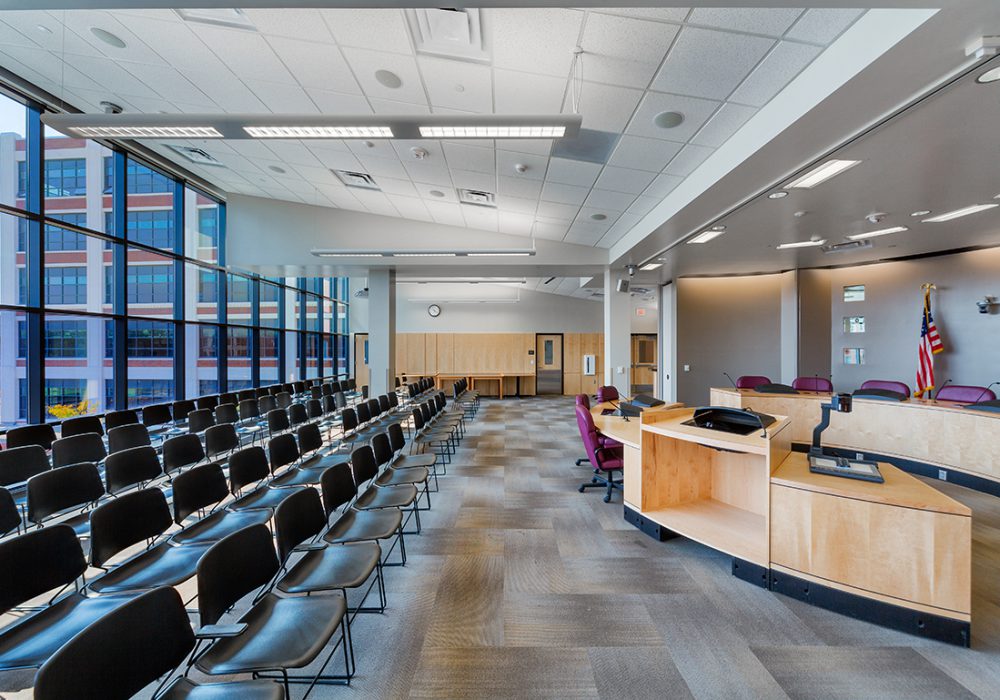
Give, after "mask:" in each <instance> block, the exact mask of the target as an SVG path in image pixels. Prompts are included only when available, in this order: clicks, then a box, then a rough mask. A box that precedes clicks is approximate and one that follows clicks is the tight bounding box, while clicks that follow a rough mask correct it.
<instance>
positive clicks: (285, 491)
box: [227, 438, 299, 511]
mask: <svg viewBox="0 0 1000 700" xmlns="http://www.w3.org/2000/svg"><path fill="white" fill-rule="evenodd" d="M293 439H294V438H293ZM270 475H271V467H270V465H269V464H268V463H267V455H266V454H265V453H264V448H263V447H260V446H259V445H254V446H253V447H246V448H244V449H242V450H240V451H239V452H236V453H234V454H233V456H232V457H230V458H229V479H230V490H231V491H232V493H233V495H236V494H238V493H239V492H240V490H241V489H242V488H243V487H244V486H246V485H248V484H252V483H261V482H263V481H264V480H265V479H267V477H269V476H270ZM298 488H299V487H294V486H293V487H289V488H272V487H271V486H269V485H268V484H266V483H264V484H262V485H261V486H260V487H259V488H256V489H254V490H252V491H250V492H249V493H246V494H244V495H241V496H240V497H239V498H237V499H236V500H235V501H233V502H232V503H230V504H229V505H228V506H227V509H228V510H231V511H242V510H269V511H273V510H274V509H275V508H277V507H278V506H279V505H280V504H281V502H282V501H284V500H285V499H286V498H288V497H289V496H291V495H292V494H293V493H294V492H295V491H296V490H297V489H298Z"/></svg>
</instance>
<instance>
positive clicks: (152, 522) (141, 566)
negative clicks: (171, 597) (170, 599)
mask: <svg viewBox="0 0 1000 700" xmlns="http://www.w3.org/2000/svg"><path fill="white" fill-rule="evenodd" d="M171 524H172V522H171V519H170V508H169V507H168V506H167V499H166V497H165V496H164V495H163V491H161V490H160V489H157V488H152V489H143V490H141V491H135V492H133V493H128V494H125V495H124V496H121V497H119V498H115V499H112V500H110V501H108V502H107V503H104V504H102V505H100V506H98V507H97V508H96V509H94V512H93V513H92V514H91V516H90V565H91V566H95V567H97V568H99V569H103V570H105V571H106V572H107V573H105V574H104V575H102V576H100V577H98V578H96V579H94V580H92V581H91V582H90V583H89V584H87V587H88V588H89V589H90V590H92V591H94V592H95V593H99V594H104V593H124V592H126V591H139V590H145V589H150V588H156V587H157V586H177V585H179V584H181V583H184V582H185V581H187V580H188V579H189V578H191V577H192V576H194V574H195V571H196V569H197V566H198V560H199V559H200V558H201V555H203V554H204V553H205V552H206V551H207V550H208V548H209V547H210V546H211V543H210V542H203V543H199V544H185V545H174V544H172V543H171V542H170V541H169V540H163V541H162V542H160V543H159V544H155V546H152V547H149V548H147V549H146V550H144V551H142V552H140V553H139V554H136V555H134V556H132V557H129V558H127V559H125V561H123V562H121V563H119V564H118V565H116V566H114V567H109V566H108V562H109V561H110V560H111V559H112V558H113V557H115V556H116V555H117V554H119V553H120V552H122V551H124V550H126V549H128V548H129V547H131V546H132V545H134V544H138V543H139V542H142V541H144V540H152V541H154V542H155V540H156V539H157V538H159V536H160V535H162V534H163V533H164V532H165V531H166V530H167V529H168V528H169V527H170V525H171Z"/></svg>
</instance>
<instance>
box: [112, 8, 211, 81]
mask: <svg viewBox="0 0 1000 700" xmlns="http://www.w3.org/2000/svg"><path fill="white" fill-rule="evenodd" d="M175 17H176V15H175ZM121 20H122V22H124V23H125V24H126V25H127V26H128V28H129V30H131V31H132V33H133V34H135V35H136V36H138V37H139V38H140V39H142V41H144V42H145V43H146V44H147V45H149V46H152V47H154V48H155V49H156V53H157V54H159V55H160V56H161V57H162V58H163V60H164V61H165V62H166V63H167V64H168V65H171V66H173V67H174V68H176V69H177V70H179V71H185V70H187V69H191V70H199V69H205V68H206V67H210V66H211V64H214V63H219V58H218V57H217V56H216V55H215V54H214V53H212V50H211V49H210V48H209V47H208V46H207V45H206V44H205V42H203V41H202V40H201V39H199V38H198V37H197V36H196V35H195V33H194V32H192V31H191V28H190V26H189V25H188V24H187V23H186V22H181V21H177V22H173V21H171V22H164V21H161V20H158V19H154V18H152V17H149V16H138V15H127V16H122V17H121Z"/></svg>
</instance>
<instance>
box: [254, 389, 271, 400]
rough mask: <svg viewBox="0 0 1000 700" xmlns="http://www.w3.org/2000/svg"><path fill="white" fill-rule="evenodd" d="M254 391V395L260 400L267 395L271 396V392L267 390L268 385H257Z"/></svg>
mask: <svg viewBox="0 0 1000 700" xmlns="http://www.w3.org/2000/svg"><path fill="white" fill-rule="evenodd" d="M253 393H254V397H255V398H256V399H257V400H258V401H260V400H261V399H262V398H264V397H265V396H270V394H269V393H268V392H267V387H266V386H259V387H257V388H256V389H254V390H253Z"/></svg>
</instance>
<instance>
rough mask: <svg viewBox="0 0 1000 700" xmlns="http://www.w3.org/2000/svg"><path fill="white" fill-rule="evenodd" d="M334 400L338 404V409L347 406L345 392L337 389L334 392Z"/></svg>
mask: <svg viewBox="0 0 1000 700" xmlns="http://www.w3.org/2000/svg"><path fill="white" fill-rule="evenodd" d="M333 402H334V404H336V406H337V410H341V411H342V410H344V409H345V408H347V397H346V396H344V392H342V391H337V392H335V393H334V394H333Z"/></svg>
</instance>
